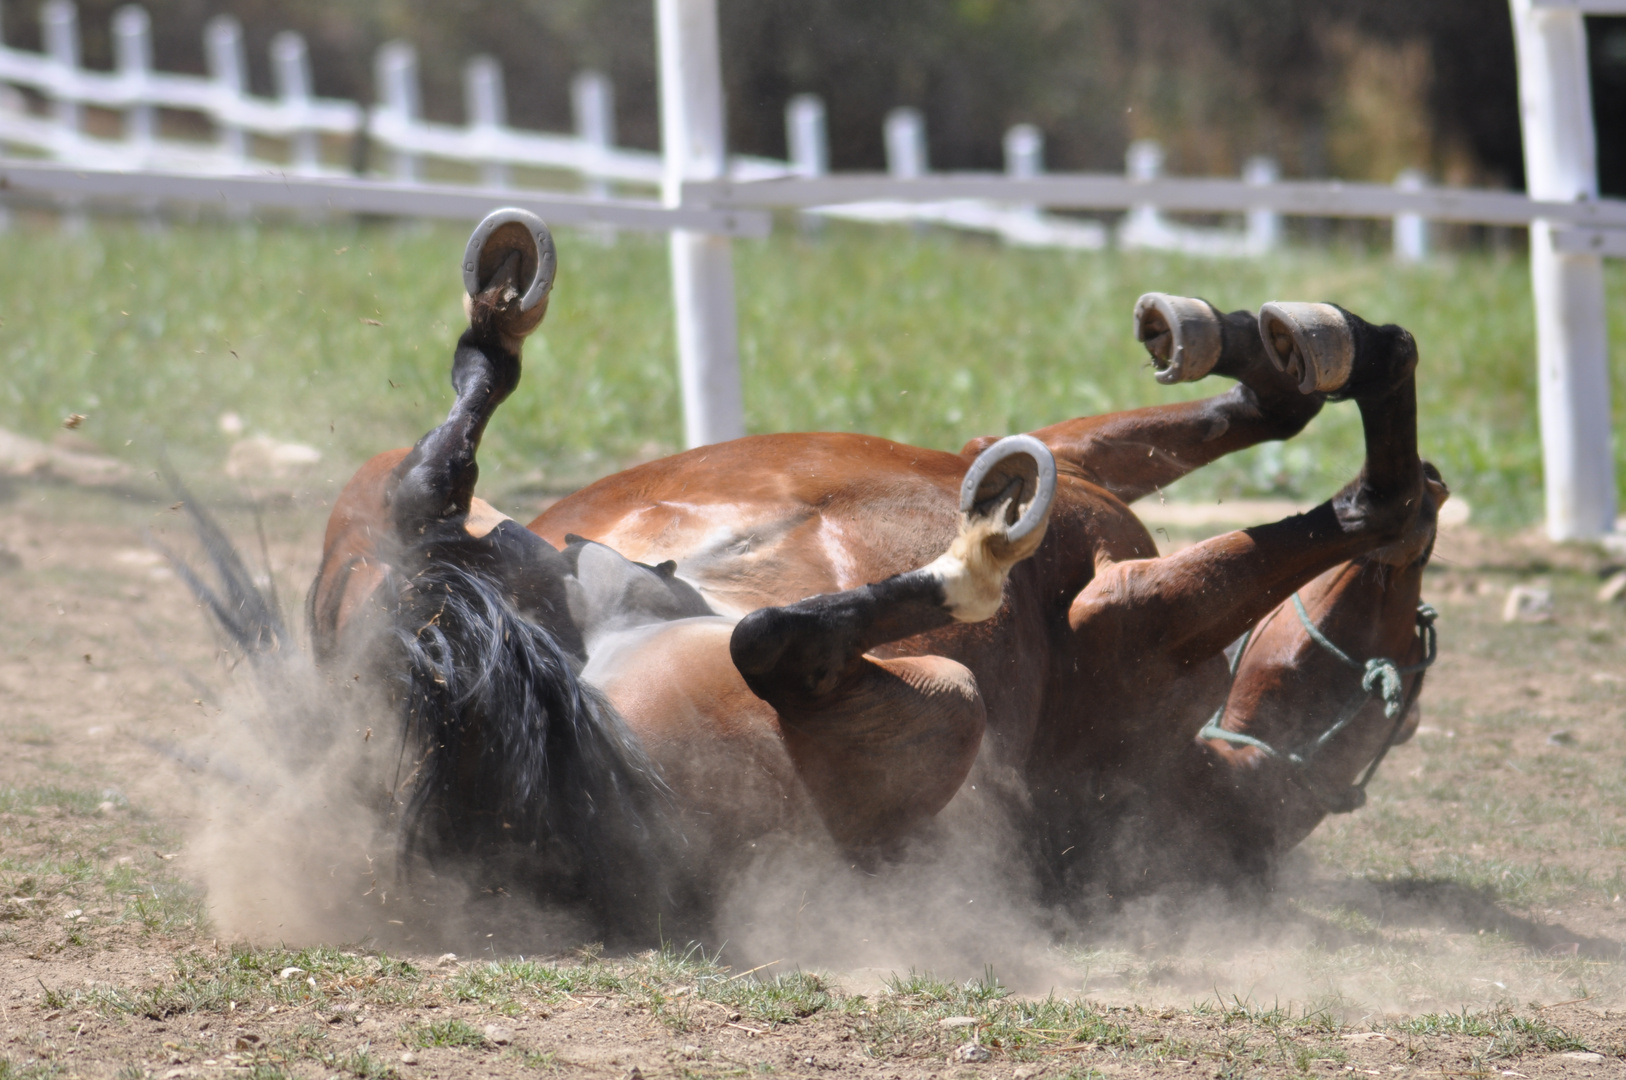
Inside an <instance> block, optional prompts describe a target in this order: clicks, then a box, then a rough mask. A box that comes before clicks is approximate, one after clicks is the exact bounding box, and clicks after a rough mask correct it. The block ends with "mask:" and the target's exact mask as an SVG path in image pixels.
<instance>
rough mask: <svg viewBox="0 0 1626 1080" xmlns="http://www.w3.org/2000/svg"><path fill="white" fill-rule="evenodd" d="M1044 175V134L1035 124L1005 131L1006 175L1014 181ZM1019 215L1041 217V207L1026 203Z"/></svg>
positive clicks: (1017, 126)
mask: <svg viewBox="0 0 1626 1080" xmlns="http://www.w3.org/2000/svg"><path fill="white" fill-rule="evenodd" d="M1043 173H1044V132H1042V131H1040V130H1039V129H1038V127H1037V126H1036V125H1034V124H1017V125H1015V126H1014V127H1011V128H1008V129H1006V131H1005V175H1006V176H1009V177H1010V178H1012V179H1013V180H1037V179H1038V178H1039V176H1040V175H1041V174H1043ZM1013 209H1014V210H1015V211H1016V212H1017V213H1021V214H1026V215H1027V216H1029V217H1031V218H1038V217H1039V207H1038V206H1036V205H1035V204H1033V203H1024V204H1022V205H1020V206H1016V207H1013Z"/></svg>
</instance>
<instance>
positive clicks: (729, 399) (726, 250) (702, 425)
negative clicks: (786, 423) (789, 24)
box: [655, 0, 745, 446]
mask: <svg viewBox="0 0 1626 1080" xmlns="http://www.w3.org/2000/svg"><path fill="white" fill-rule="evenodd" d="M655 16H656V25H657V29H658V34H659V38H660V70H661V148H662V151H663V155H664V158H665V176H664V178H663V181H662V191H661V194H662V198H663V201H664V202H665V203H666V205H668V206H678V205H681V203H682V201H683V182H684V181H685V180H717V179H721V178H722V177H723V176H725V175H726V174H727V170H728V149H727V145H726V143H725V128H724V119H723V72H722V65H721V62H720V61H721V55H720V48H719V44H718V40H717V0H655ZM671 251H672V300H673V307H674V308H675V309H676V317H677V344H678V366H679V373H680V376H681V381H682V384H683V433H684V439H685V441H686V442H687V444H688V445H689V446H704V445H706V444H708V443H715V442H722V441H723V440H725V439H733V438H738V437H739V436H740V435H743V434H744V433H745V409H744V403H743V399H742V397H741V394H740V350H739V326H738V322H737V315H736V313H735V309H734V255H733V249H732V247H731V246H730V245H729V241H728V238H727V237H726V236H712V235H708V234H706V233H697V232H690V231H689V230H686V229H674V230H673V232H672V239H671Z"/></svg>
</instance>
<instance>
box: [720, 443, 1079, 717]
mask: <svg viewBox="0 0 1626 1080" xmlns="http://www.w3.org/2000/svg"><path fill="white" fill-rule="evenodd" d="M1054 492H1055V462H1054V460H1053V459H1052V458H1051V456H1050V452H1049V450H1047V449H1046V448H1045V447H1044V445H1043V444H1042V443H1040V442H1039V441H1038V440H1037V439H1034V438H1033V437H1031V436H1026V435H1017V436H1012V437H1010V438H1007V439H1003V440H1001V441H1000V442H998V443H996V444H994V446H993V447H991V448H989V449H988V450H986V451H984V452H983V454H982V455H981V456H980V457H979V458H978V459H977V461H976V462H974V463H973V464H972V467H971V469H970V471H969V472H968V473H967V476H966V481H965V484H964V486H963V489H962V494H961V525H960V534H959V536H957V537H956V538H955V540H954V542H953V543H952V544H951V545H950V546H949V550H948V551H946V552H945V553H944V554H943V555H942V556H941V557H940V558H938V559H937V560H936V561H935V562H933V563H931V564H930V565H928V566H924V567H921V568H920V569H918V570H911V571H909V572H907V573H903V574H898V575H896V576H894V577H890V578H888V579H886V580H885V581H882V582H878V583H876V584H873V585H864V586H860V587H859V588H856V589H848V590H846V591H845V592H839V593H828V594H826V595H823V596H814V597H810V598H809V599H806V600H802V601H798V602H797V603H794V604H787V605H785V606H784V607H773V608H762V609H759V610H757V611H753V612H751V613H750V614H749V615H747V616H746V617H745V618H743V619H741V620H740V622H739V624H738V625H737V626H736V627H735V628H734V633H733V636H732V638H731V640H730V643H729V651H730V654H731V655H732V657H733V660H734V665H735V667H737V668H738V669H739V672H740V674H741V675H742V676H743V677H744V678H745V682H746V685H747V686H749V687H750V688H751V691H752V692H753V693H755V694H756V695H757V696H758V697H761V698H763V699H764V700H766V701H768V702H770V703H773V704H775V705H781V704H793V705H796V706H798V707H802V706H807V705H810V704H812V703H814V702H816V701H818V700H819V699H822V698H826V697H828V696H829V695H831V694H833V693H835V692H836V691H837V690H838V689H840V688H841V687H842V686H843V685H844V683H845V682H847V681H848V680H849V679H850V678H851V677H852V676H854V675H855V673H857V672H858V671H859V670H860V669H861V666H862V661H863V655H864V653H865V652H867V651H869V650H870V649H873V648H875V647H876V646H878V645H883V644H886V643H888V642H893V641H900V640H902V639H903V638H907V637H912V636H914V635H915V634H922V633H925V632H927V631H929V630H936V629H938V628H940V627H943V626H947V625H949V624H950V623H952V622H956V621H959V622H980V621H982V620H983V619H988V618H991V617H993V615H994V614H995V613H996V612H998V610H999V608H1000V606H1001V604H1002V603H1003V597H1004V587H1005V580H1006V577H1007V576H1008V575H1009V573H1010V570H1011V567H1013V566H1015V565H1016V564H1017V563H1018V562H1020V561H1021V560H1023V559H1025V558H1027V557H1028V556H1029V555H1031V554H1033V552H1034V551H1036V550H1038V547H1039V543H1040V541H1041V540H1042V539H1043V538H1044V532H1045V524H1046V522H1047V520H1048V515H1049V512H1050V501H1051V499H1052V498H1053V496H1054Z"/></svg>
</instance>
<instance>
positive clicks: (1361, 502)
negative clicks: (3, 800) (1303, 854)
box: [309, 211, 1446, 932]
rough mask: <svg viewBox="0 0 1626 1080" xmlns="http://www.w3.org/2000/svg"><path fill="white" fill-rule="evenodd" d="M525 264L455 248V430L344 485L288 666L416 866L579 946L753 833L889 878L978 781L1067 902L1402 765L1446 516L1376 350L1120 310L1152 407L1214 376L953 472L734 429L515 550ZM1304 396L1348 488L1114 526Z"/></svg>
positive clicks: (1154, 311) (535, 304) (1388, 347)
mask: <svg viewBox="0 0 1626 1080" xmlns="http://www.w3.org/2000/svg"><path fill="white" fill-rule="evenodd" d="M552 267H553V249H552V243H551V239H549V238H548V236H547V233H546V230H545V228H543V227H542V226H541V223H540V222H539V221H535V219H532V218H529V217H528V215H524V214H522V213H520V212H517V211H506V212H503V215H502V216H500V217H499V216H497V215H494V217H493V219H488V222H487V223H485V224H483V225H482V226H481V229H479V230H477V231H476V233H475V236H474V238H473V239H472V240H471V242H470V249H469V254H468V256H467V257H466V258H465V261H464V268H465V278H466V283H467V284H468V291H469V293H470V301H469V304H468V310H469V316H470V318H469V328H468V330H467V331H466V332H465V333H464V334H463V335H462V337H461V339H460V340H459V342H458V345H457V348H456V350H455V354H454V358H453V364H452V384H453V388H454V390H455V391H456V400H455V403H454V405H453V406H452V409H451V413H450V415H449V416H448V418H447V420H446V422H445V423H444V424H442V425H441V426H439V427H437V428H436V429H434V430H433V431H431V432H429V433H428V434H427V435H425V436H424V437H423V438H422V439H420V440H419V442H418V443H417V445H416V446H414V447H413V448H412V449H410V450H394V451H390V452H388V453H385V454H381V455H379V456H378V457H376V458H374V459H373V460H372V461H370V462H368V463H367V464H366V465H364V466H363V467H362V468H361V469H360V470H359V471H358V472H357V474H356V475H355V477H354V479H352V480H351V481H350V483H349V485H348V486H347V487H346V488H345V489H344V492H343V494H342V496H341V497H340V499H339V501H338V503H337V505H336V506H335V508H334V510H333V513H332V517H331V520H330V522H329V525H328V529H327V534H326V538H325V546H324V550H323V562H322V568H321V571H320V573H319V576H318V578H317V581H316V582H315V584H314V586H313V587H312V590H311V594H310V601H309V603H310V620H311V626H312V631H313V637H314V640H315V643H316V647H317V652H318V657H319V659H320V660H321V661H323V662H324V663H326V664H328V665H329V666H330V667H332V668H334V669H336V670H337V669H339V668H340V666H341V665H345V666H344V667H343V670H345V671H349V670H350V666H356V667H357V674H358V675H359V674H360V673H361V671H362V670H363V669H362V668H361V667H360V666H359V665H360V664H362V663H365V664H366V667H365V671H366V672H367V673H368V677H369V678H373V679H375V680H378V681H379V682H380V683H381V684H382V685H386V686H388V687H391V688H392V694H393V696H394V698H395V700H396V701H397V702H398V703H399V705H400V708H401V709H402V710H403V715H404V717H405V732H406V734H405V738H406V740H407V746H408V748H409V749H408V766H407V767H406V768H405V769H404V775H406V774H410V775H409V776H408V778H407V779H406V780H403V781H402V782H401V785H400V786H401V792H402V794H401V798H402V799H403V806H404V808H405V809H404V829H405V834H406V836H407V837H408V838H409V843H410V844H411V845H413V846H415V847H416V848H417V849H418V850H420V851H422V852H423V853H425V854H426V855H428V856H430V857H433V858H464V859H470V860H474V861H477V862H480V863H482V864H483V865H488V866H497V865H501V866H503V867H506V868H508V871H509V872H511V873H513V874H516V875H519V876H520V877H521V878H523V879H525V880H526V881H527V882H529V883H530V884H531V885H532V886H534V888H535V889H536V891H538V892H539V893H540V894H542V895H545V896H549V897H555V898H565V899H579V900H583V901H586V902H587V903H588V905H589V907H591V908H593V909H595V910H597V911H598V912H599V913H600V914H601V915H604V916H605V917H606V918H610V917H611V916H610V911H611V909H612V908H618V909H620V910H622V911H625V910H628V904H627V901H628V898H629V897H639V898H641V899H642V901H643V902H642V904H633V905H631V907H632V908H635V909H636V912H637V913H636V914H635V915H634V916H629V917H628V918H630V919H631V921H632V922H634V923H638V924H639V925H637V926H633V927H630V928H631V929H634V930H637V929H643V930H645V931H646V932H647V930H649V929H650V928H652V925H653V920H652V919H650V920H649V921H648V922H647V923H644V922H641V921H640V920H644V919H648V918H649V916H650V914H651V913H652V912H654V911H657V910H660V909H662V908H670V907H672V906H682V905H683V904H684V903H698V904H701V905H703V904H704V902H705V898H704V897H703V896H700V895H698V893H697V891H696V889H697V887H696V886H695V882H696V881H697V880H699V879H700V878H702V877H703V876H704V875H705V874H706V873H707V872H709V871H711V870H715V869H716V868H717V867H719V866H723V865H726V864H727V862H728V860H729V858H730V857H731V856H732V855H734V854H735V853H737V852H739V851H741V850H743V849H744V848H745V847H747V846H748V843H749V841H751V840H752V839H753V838H756V837H759V836H761V835H762V834H764V833H766V832H768V831H770V830H779V829H788V830H792V831H802V832H807V833H813V834H818V835H827V836H828V838H830V839H831V840H833V842H834V843H835V844H837V845H839V846H840V847H841V848H843V849H845V850H847V851H849V852H850V853H853V854H854V855H856V856H858V857H861V858H866V859H884V858H885V857H886V856H887V853H888V851H889V850H891V849H892V848H894V847H895V846H896V845H898V844H899V843H901V842H903V841H904V840H906V839H907V838H909V837H910V836H911V835H914V834H916V833H918V832H919V831H920V830H921V829H922V828H923V827H925V826H926V825H927V824H928V823H929V822H930V820H931V819H933V817H934V816H935V815H937V814H938V813H939V811H941V810H942V809H943V808H944V806H945V805H946V804H947V803H948V802H949V801H950V800H951V799H953V798H954V797H955V796H956V794H957V793H959V792H960V791H961V789H962V787H964V786H966V785H967V784H968V782H976V781H979V780H980V781H982V782H985V783H986V784H987V785H988V786H989V788H991V789H993V790H995V791H997V792H999V793H1000V795H1001V796H1002V797H1003V799H1004V801H1005V803H1006V805H1007V808H1008V810H1009V812H1010V813H1011V814H1012V815H1013V816H1014V818H1015V820H1016V822H1017V823H1018V827H1019V830H1020V834H1021V835H1022V836H1024V837H1025V838H1026V842H1027V845H1028V851H1027V856H1028V857H1029V859H1030V860H1031V862H1032V865H1033V866H1034V867H1035V869H1036V871H1037V872H1038V873H1039V875H1040V879H1041V880H1042V881H1043V882H1045V883H1046V885H1047V887H1048V889H1049V891H1050V893H1051V895H1052V897H1053V898H1054V899H1057V900H1061V901H1074V900H1078V899H1080V898H1084V897H1088V896H1099V895H1102V894H1122V893H1124V892H1126V891H1134V890H1137V889H1144V888H1151V887H1154V886H1159V885H1164V884H1167V883H1170V882H1174V881H1185V882H1198V883H1210V882H1228V881H1234V880H1238V879H1242V878H1248V877H1251V876H1256V875H1259V874H1262V873H1266V872H1268V870H1269V868H1270V866H1271V864H1272V862H1273V860H1274V858H1275V857H1276V856H1278V855H1279V854H1281V853H1283V852H1285V851H1287V850H1288V849H1290V848H1291V847H1293V846H1294V845H1295V844H1297V843H1298V842H1299V841H1300V840H1301V839H1303V838H1304V837H1305V836H1306V835H1307V834H1308V833H1309V832H1310V830H1311V829H1313V828H1314V827H1315V825H1316V824H1317V823H1318V822H1319V821H1320V820H1321V819H1322V817H1323V816H1324V815H1325V814H1327V813H1328V812H1332V811H1347V810H1350V809H1353V808H1354V807H1355V806H1357V805H1359V803H1360V801H1361V798H1362V794H1361V792H1362V788H1363V787H1364V777H1363V774H1365V776H1369V775H1370V771H1371V769H1372V768H1373V767H1375V764H1376V761H1377V760H1378V759H1381V757H1382V755H1383V754H1384V753H1385V752H1387V750H1388V748H1389V747H1390V746H1392V745H1394V744H1395V743H1397V742H1400V741H1402V740H1403V739H1405V738H1406V737H1408V736H1409V735H1410V729H1411V727H1412V726H1414V725H1415V722H1416V721H1415V713H1414V712H1412V711H1411V710H1410V709H1409V706H1410V705H1411V704H1412V703H1413V702H1414V701H1415V698H1416V694H1417V691H1418V688H1419V686H1420V682H1421V678H1422V676H1421V667H1422V666H1424V661H1425V660H1426V659H1427V658H1426V657H1425V655H1424V653H1425V651H1428V652H1429V653H1430V656H1431V653H1432V649H1431V637H1430V635H1429V634H1427V633H1426V632H1422V631H1420V630H1419V621H1418V616H1417V612H1418V608H1419V592H1420V587H1421V581H1422V573H1423V567H1424V564H1425V563H1426V562H1427V560H1428V557H1429V554H1430V551H1431V549H1432V543H1433V536H1434V521H1435V513H1436V510H1437V508H1438V506H1439V505H1440V503H1441V502H1442V501H1443V500H1444V498H1445V497H1446V489H1445V487H1444V485H1443V484H1442V483H1441V482H1440V480H1439V477H1438V474H1437V473H1435V472H1434V470H1433V469H1432V468H1431V467H1430V466H1428V465H1426V464H1425V463H1423V462H1421V461H1420V460H1419V459H1418V455H1417V439H1416V403H1415V393H1414V385H1413V372H1414V369H1415V367H1416V362H1417V351H1416V346H1415V344H1414V342H1413V339H1412V337H1411V335H1410V334H1409V333H1407V332H1406V331H1405V330H1403V329H1401V328H1399V327H1396V326H1375V325H1372V324H1370V323H1367V322H1365V321H1364V320H1362V319H1360V318H1359V317H1357V316H1355V315H1353V314H1351V313H1349V312H1347V311H1344V310H1343V309H1341V308H1338V307H1335V306H1332V305H1328V304H1267V305H1265V307H1264V308H1263V309H1262V310H1261V312H1260V313H1259V314H1258V315H1257V316H1256V315H1254V314H1253V313H1250V312H1245V311H1242V312H1233V313H1231V314H1222V313H1220V312H1218V311H1216V310H1215V309H1214V308H1212V307H1211V306H1210V305H1208V304H1207V303H1205V302H1203V301H1199V300H1192V299H1186V298H1180V297H1171V296H1165V295H1162V294H1150V295H1148V296H1146V297H1143V298H1142V300H1141V302H1140V304H1139V305H1138V306H1137V309H1136V332H1137V335H1138V337H1139V338H1140V340H1142V341H1143V342H1144V343H1145V345H1146V347H1147V349H1148V351H1149V352H1150V353H1151V355H1152V358H1153V361H1154V366H1155V367H1156V369H1157V377H1158V378H1159V380H1160V381H1163V382H1176V381H1189V380H1194V379H1199V378H1202V377H1204V376H1207V375H1210V374H1212V375H1218V376H1222V377H1225V378H1228V379H1232V380H1234V381H1235V383H1236V385H1234V386H1233V387H1231V388H1230V389H1229V390H1228V391H1226V392H1225V393H1222V394H1219V395H1218V396H1215V397H1211V398H1207V399H1205V400H1201V401H1195V402H1191V403H1187V404H1179V405H1168V406H1161V407H1156V408H1147V409H1136V410H1131V411H1128V412H1121V413H1113V414H1109V415H1105V416H1096V417H1085V418H1081V419H1076V420H1067V421H1064V422H1062V423H1058V424H1055V425H1053V426H1051V427H1047V428H1043V429H1040V430H1038V431H1035V432H1033V433H1032V434H1031V436H1021V437H1016V438H1014V439H1007V440H998V441H996V440H995V439H993V438H980V439H974V440H972V441H971V442H970V443H968V444H967V445H966V446H965V447H964V449H962V450H961V451H960V452H959V453H948V452H944V451H941V450H928V449H921V448H917V447H911V446H903V445H900V444H897V443H893V442H889V441H887V440H885V439H878V438H873V437H870V436H865V435H852V434H801V435H760V436H751V437H747V438H743V439H739V440H736V441H734V442H729V443H724V444H720V445H714V446H706V447H701V448H699V449H695V450H691V451H688V452H687V453H683V454H679V455H676V456H674V457H670V458H666V459H664V460H660V461H655V462H651V463H648V464H645V465H640V466H637V467H635V468H632V469H629V470H627V471H625V472H622V473H618V474H616V475H613V476H610V477H607V478H605V479H603V480H600V481H598V482H597V483H594V484H592V485H590V486H589V487H587V488H585V489H583V490H581V491H578V492H576V493H575V494H573V495H571V496H570V497H568V498H566V499H563V500H562V501H560V502H558V503H556V504H555V505H554V506H552V507H551V508H550V509H548V511H547V512H546V513H544V514H542V515H541V516H540V517H538V518H537V519H536V520H535V521H532V522H531V523H530V524H529V525H527V526H524V527H521V526H520V525H519V524H518V523H516V522H514V521H512V520H510V519H508V518H506V517H504V516H503V515H501V514H499V513H497V512H496V511H494V510H493V509H492V508H491V507H490V506H489V505H487V504H486V503H484V502H483V501H481V500H480V499H478V498H475V497H474V489H475V482H476V479H477V474H478V469H477V466H476V464H475V454H476V450H477V449H478V446H479V442H480V437H481V434H482V432H483V431H484V428H485V425H486V422H487V421H488V420H489V418H490V417H491V415H492V413H493V411H494V410H495V409H496V407H497V406H498V405H499V404H500V403H501V402H502V401H503V399H504V398H505V397H507V395H508V394H509V393H510V392H512V390H513V389H514V387H515V385H516V384H517V382H518V380H519V376H520V348H521V344H522V341H523V339H524V336H525V335H526V334H527V333H529V332H530V331H531V330H533V329H534V328H535V327H536V326H537V325H538V324H539V323H540V321H541V319H542V315H543V313H544V312H545V310H546V292H547V288H548V287H549V286H550V285H551V281H552ZM1336 400H1352V401H1353V402H1354V403H1355V406H1356V407H1357V408H1358V409H1359V410H1360V413H1361V418H1362V422H1363V424H1364V427H1365V436H1366V461H1365V465H1364V467H1363V468H1362V470H1361V472H1360V474H1359V475H1358V476H1357V477H1356V478H1355V479H1354V480H1353V481H1351V482H1350V483H1349V484H1348V485H1347V486H1346V487H1345V488H1344V489H1343V490H1342V491H1340V492H1338V494H1336V495H1335V496H1334V497H1333V498H1331V499H1329V500H1328V501H1326V502H1324V503H1322V504H1321V505H1320V506H1317V507H1316V508H1315V509H1313V510H1310V511H1309V512H1307V513H1304V514H1300V515H1297V516H1294V517H1290V518H1287V519H1285V520H1282V521H1278V522H1275V523H1273V524H1268V525H1262V526H1258V527H1256V528H1250V529H1245V530H1242V531H1239V532H1232V533H1227V534H1225V535H1223V536H1218V537H1215V538H1213V539H1211V540H1207V541H1204V542H1202V543H1198V544H1195V545H1192V546H1190V547H1188V548H1185V549H1184V550H1181V551H1178V552H1176V553H1174V554H1171V555H1167V556H1162V557H1159V556H1158V553H1157V549H1156V547H1155V545H1154V544H1153V541H1152V538H1151V536H1150V535H1149V534H1148V532H1147V530H1146V528H1145V527H1144V526H1143V525H1142V524H1141V522H1140V521H1139V520H1138V519H1137V518H1136V517H1135V514H1134V513H1133V511H1132V510H1131V509H1130V504H1132V503H1133V502H1134V501H1135V500H1136V499H1139V498H1141V497H1142V496H1145V495H1147V494H1149V493H1151V492H1153V491H1154V490H1156V489H1158V488H1161V487H1163V486H1165V485H1167V484H1169V483H1171V482H1173V481H1174V480H1177V479H1178V478H1180V477H1181V476H1184V475H1185V474H1187V473H1188V472H1190V471H1192V470H1193V469H1196V468H1198V467H1200V466H1202V465H1204V464H1207V463H1208V462H1211V461H1213V460H1215V459H1216V458H1218V457H1220V456H1222V455H1224V454H1228V453H1231V452H1233V451H1236V450H1240V449H1243V448H1244V447H1248V446H1253V445H1255V444H1256V443H1259V442H1262V441H1265V440H1272V439H1286V438H1290V437H1292V436H1293V435H1295V434H1296V433H1297V432H1299V431H1300V430H1301V429H1302V428H1303V427H1304V426H1305V424H1306V423H1308V422H1309V421H1310V420H1311V418H1313V417H1314V416H1315V415H1316V413H1317V412H1318V411H1320V409H1321V408H1322V406H1323V404H1324V403H1325V402H1328V401H1336ZM1424 629H1425V630H1426V627H1425V628H1424ZM1245 635H1246V636H1245ZM1425 642H1428V643H1429V647H1428V648H1427V650H1425ZM974 769H975V770H976V772H975V773H973V770H974ZM968 777H969V778H971V780H970V781H968Z"/></svg>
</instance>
